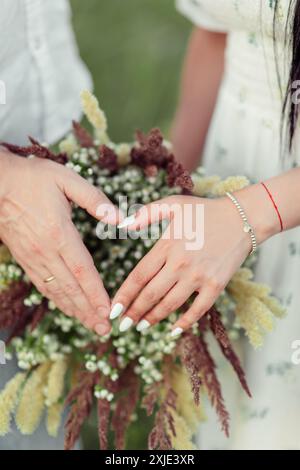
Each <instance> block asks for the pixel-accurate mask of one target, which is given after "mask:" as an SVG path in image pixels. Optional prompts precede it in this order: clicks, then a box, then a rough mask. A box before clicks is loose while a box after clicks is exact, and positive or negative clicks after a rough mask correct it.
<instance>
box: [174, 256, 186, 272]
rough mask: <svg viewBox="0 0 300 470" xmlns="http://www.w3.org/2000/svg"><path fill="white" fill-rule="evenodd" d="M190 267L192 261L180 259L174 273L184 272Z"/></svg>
mask: <svg viewBox="0 0 300 470" xmlns="http://www.w3.org/2000/svg"><path fill="white" fill-rule="evenodd" d="M189 265H190V260H188V259H187V258H184V257H182V258H179V259H178V260H177V261H176V262H175V264H174V271H183V270H184V269H186V268H188V267H189Z"/></svg>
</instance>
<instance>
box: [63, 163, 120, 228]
mask: <svg viewBox="0 0 300 470" xmlns="http://www.w3.org/2000/svg"><path fill="white" fill-rule="evenodd" d="M58 183H59V186H60V188H61V190H62V191H63V192H64V194H65V195H66V196H67V198H68V199H70V200H71V201H73V202H75V204H77V205H78V206H80V207H82V208H83V209H85V210H86V211H87V212H88V213H89V214H90V215H91V216H93V217H95V218H97V219H98V220H101V221H102V222H105V223H108V224H112V225H116V224H118V223H120V222H122V220H123V219H124V216H123V214H122V212H121V211H119V209H118V208H117V207H116V206H114V205H113V204H112V203H111V201H110V200H109V199H108V198H107V197H106V195H105V194H104V193H103V192H102V191H99V189H97V188H96V187H95V186H93V185H91V184H90V183H89V182H88V181H86V180H85V179H84V178H82V177H81V176H79V175H78V174H77V173H76V172H75V171H72V170H70V169H67V168H63V169H62V171H61V172H59V174H58Z"/></svg>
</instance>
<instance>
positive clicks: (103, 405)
mask: <svg viewBox="0 0 300 470" xmlns="http://www.w3.org/2000/svg"><path fill="white" fill-rule="evenodd" d="M97 415H98V436H99V445H100V449H101V450H107V449H108V431H109V418H110V403H109V401H107V400H106V399H99V400H98V405H97Z"/></svg>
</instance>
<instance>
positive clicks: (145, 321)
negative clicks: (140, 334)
mask: <svg viewBox="0 0 300 470" xmlns="http://www.w3.org/2000/svg"><path fill="white" fill-rule="evenodd" d="M193 293H194V288H193V287H191V285H190V284H188V283H185V282H178V283H177V284H176V285H175V286H174V287H173V288H172V289H171V290H170V291H169V292H168V293H167V295H166V296H165V297H164V298H163V299H162V301H161V302H159V303H158V304H157V305H156V306H155V307H154V308H153V309H152V310H150V311H149V312H148V313H147V314H146V315H144V316H143V318H142V319H141V321H140V322H139V323H138V324H137V327H136V329H137V330H138V331H143V330H146V329H147V328H149V327H150V326H153V325H155V324H156V323H158V322H160V321H162V320H164V319H165V318H167V317H168V316H169V315H170V314H171V313H173V312H175V311H176V310H177V309H178V308H180V307H181V306H182V305H183V304H184V303H185V302H186V301H187V299H189V297H190V296H191V295H192V294H193Z"/></svg>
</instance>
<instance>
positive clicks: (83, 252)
mask: <svg viewBox="0 0 300 470" xmlns="http://www.w3.org/2000/svg"><path fill="white" fill-rule="evenodd" d="M66 239H67V240H68V243H65V244H64V245H62V246H61V247H60V250H59V251H60V255H61V257H62V258H63V260H64V261H65V263H66V265H67V267H68V269H69V270H70V271H71V273H72V275H73V276H74V277H75V279H76V280H77V282H78V283H79V285H80V287H81V289H82V290H83V292H84V294H85V295H86V297H87V299H88V301H89V302H90V304H91V305H92V307H94V309H95V311H96V314H97V315H98V316H99V318H100V319H102V320H104V319H107V318H108V315H109V310H110V300H109V297H108V295H107V292H106V290H105V289H104V287H103V283H102V280H101V278H100V275H99V273H98V271H97V269H96V267H95V265H94V262H93V259H92V257H91V255H90V253H89V252H88V250H87V249H86V247H85V246H84V244H83V242H82V240H81V238H80V235H79V233H78V232H77V231H76V230H75V228H74V226H73V225H70V226H69V227H66Z"/></svg>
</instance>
